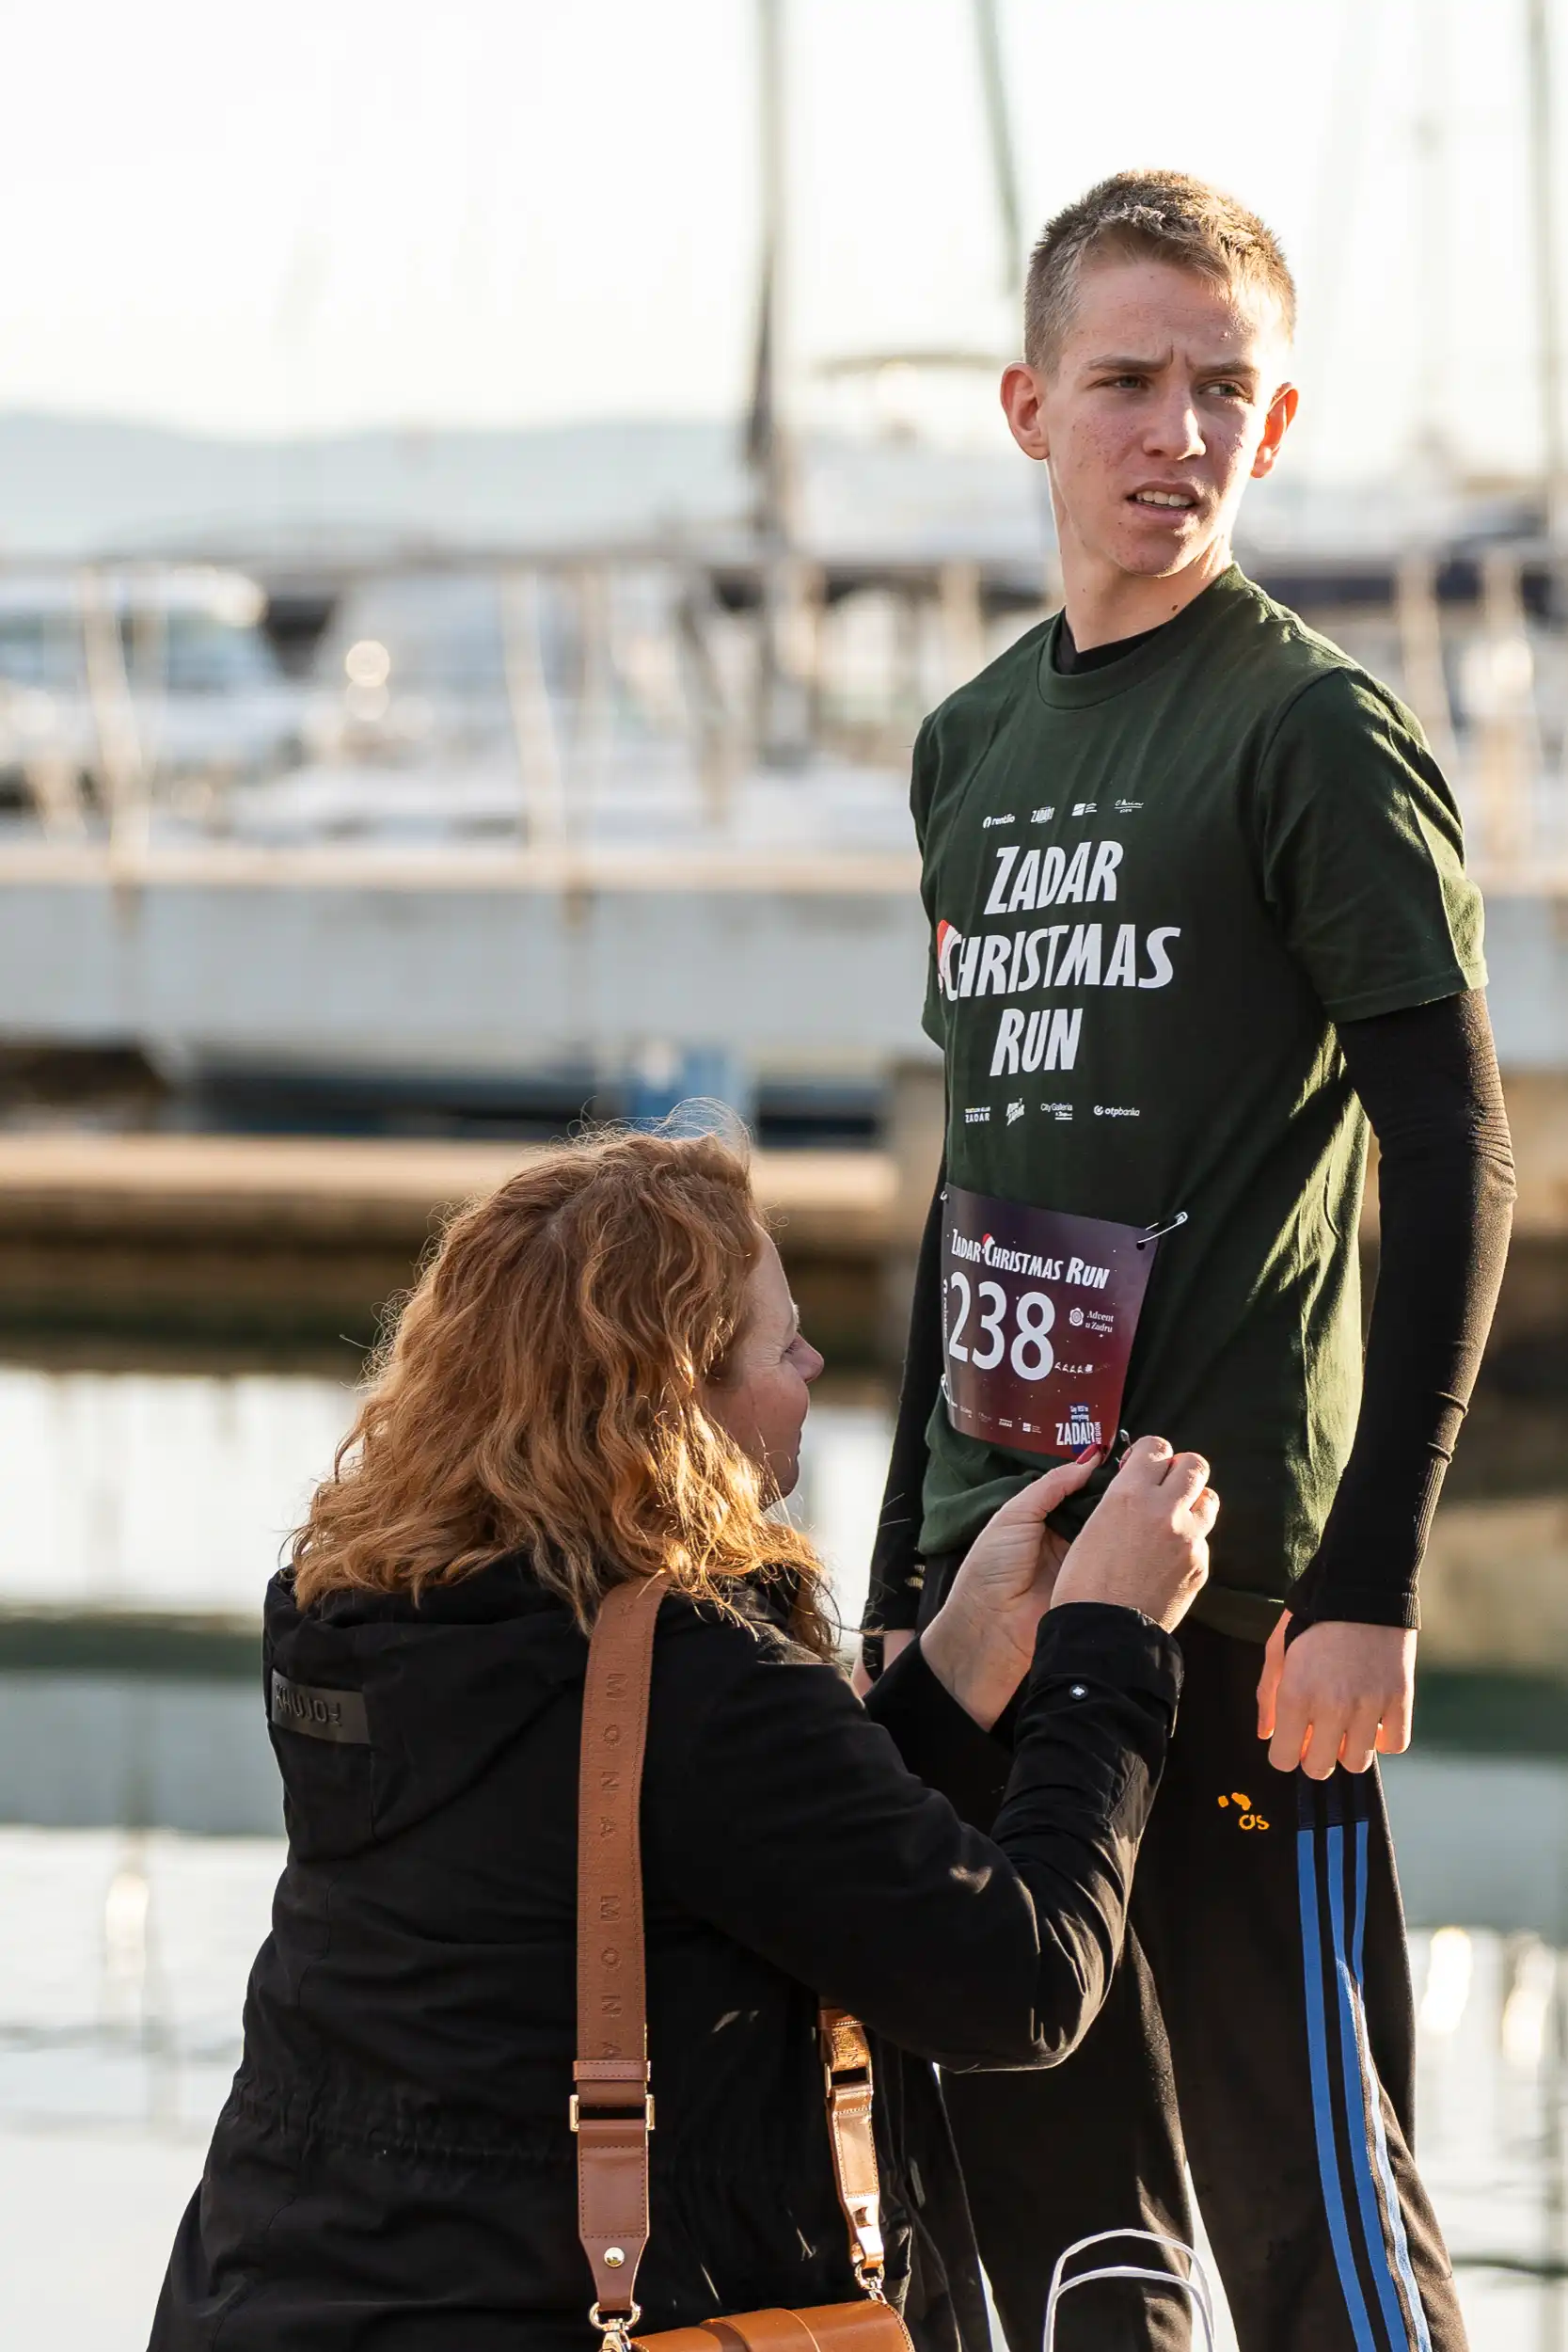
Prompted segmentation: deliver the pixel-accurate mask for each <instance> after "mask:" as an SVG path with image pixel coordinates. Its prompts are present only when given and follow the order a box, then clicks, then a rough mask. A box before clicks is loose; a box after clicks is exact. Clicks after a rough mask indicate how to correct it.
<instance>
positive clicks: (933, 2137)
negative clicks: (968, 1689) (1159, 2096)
mask: <svg viewBox="0 0 1568 2352" xmlns="http://www.w3.org/2000/svg"><path fill="white" fill-rule="evenodd" d="M264 1657H265V1668H264V1670H265V1675H266V1680H267V1691H268V1696H269V1702H270V1717H271V1722H272V1725H273V1743H274V1746H275V1748H276V1750H277V1758H278V1763H279V1766H280V1768H281V1770H282V1773H283V1779H284V1783H285V1788H286V1795H287V1803H286V1813H287V1824H288V1832H289V1855H288V1862H287V1865H286V1867H285V1868H284V1872H283V1876H282V1879H281V1881H280V1883H279V1885H278V1889H277V1900H276V1904H275V1907H274V1913H273V1929H272V1933H271V1935H270V1936H269V1937H268V1939H267V1941H266V1943H265V1944H264V1945H263V1946H262V1947H261V1954H260V1956H259V1958H258V1960H257V1962H256V1966H255V1969H254V1971H253V1973H252V1976H251V1979H250V1987H249V1992H248V1995H247V1998H246V2002H245V2056H244V2058H243V2061H242V2063H241V2066H240V2070H239V2073H238V2074H237V2075H236V2077H235V2081H234V2087H233V2090H232V2091H231V2093H230V2098H229V2101H228V2104H227V2106H225V2108H224V2110H223V2113H222V2115H221V2116H220V2118H219V2120H218V2123H217V2127H216V2130H215V2133H214V2138H213V2145H212V2150H211V2153H210V2154H209V2156H208V2160H207V2167H206V2171H205V2174H204V2176H203V2179H202V2183H201V2186H200V2189H199V2190H198V2194H197V2195H196V2196H195V2197H194V2198H193V2200H192V2201H191V2204H190V2206H189V2208H188V2209H187V2211H186V2213H185V2216H184V2218H183V2220H182V2223H181V2226H180V2231H179V2235H178V2237H177V2239H176V2242H175V2247H174V2252H173V2255H172V2257H171V2260H170V2264H169V2270H168V2276H167V2279H166V2282H165V2286H164V2291H163V2296H162V2299H161V2301H160V2303H159V2306H158V2312H157V2316H156V2319H155V2321H154V2323H153V2329H152V2338H151V2346H152V2352H196V2347H198V2346H202V2347H204V2348H208V2352H212V2348H215V2352H263V2348H264V2352H278V2347H281V2346H287V2347H288V2352H503V2347H504V2352H517V2348H518V2347H519V2346H523V2347H538V2352H588V2347H590V2346H591V2345H592V2344H594V2342H595V2339H594V2336H593V2334H592V2332H591V2330H590V2328H589V2326H588V2323H587V2318H586V2312H587V2306H588V2303H589V2300H590V2293H591V2290H590V2282H589V2274H588V2269H587V2265H586V2263H585V2261H584V2258H583V2255H582V2252H581V2249H580V2248H579V2246H578V2235H577V2214H576V2170H575V2148H576V2142H575V2141H574V2140H573V2138H572V2137H571V2135H570V2133H569V2131H568V2128H567V2120H566V2118H567V2100H568V2096H569V2093H570V2090H571V2062H572V2057H573V2042H574V2001H575V1974H574V1963H575V1949H574V1939H575V1898H576V1882H577V1772H578V1732H579V1728H580V1723H581V1707H582V1680H583V1668H584V1663H585V1661H586V1657H587V1644H586V1642H585V1641H584V1639H583V1636H582V1634H581V1633H580V1632H579V1631H578V1629H577V1627H576V1626H575V1624H574V1623H573V1622H572V1620H571V1618H570V1616H569V1615H568V1613H567V1612H566V1610H565V1609H564V1608H563V1607H562V1605H561V1604H560V1603H559V1602H558V1601H556V1600H555V1599H553V1598H552V1597H549V1596H548V1595H546V1593H545V1591H544V1590H543V1589H542V1588H541V1586H540V1585H539V1583H538V1582H537V1581H536V1580H535V1579H534V1577H533V1576H532V1574H531V1571H530V1569H529V1567H528V1565H526V1563H524V1562H522V1561H521V1560H519V1559H516V1558H508V1559H504V1560H500V1561H498V1562H496V1563H494V1564H492V1565H490V1566H489V1567H487V1568H484V1569H482V1570H481V1571H479V1572H478V1573H477V1574H475V1575H473V1576H471V1577H469V1578H467V1580H466V1581H462V1582H458V1583H455V1584H451V1585H447V1586H442V1587H437V1588H435V1589H430V1590H427V1591H426V1593H425V1595H424V1597H423V1599H422V1601H421V1602H420V1605H419V1606H418V1608H415V1607H413V1606H411V1605H410V1604H409V1603H408V1602H406V1601H404V1600H402V1599H393V1598H388V1597H385V1596H380V1595H370V1594H345V1595H341V1596H339V1597H335V1598H334V1599H332V1600H331V1601H329V1602H326V1603H325V1604H322V1605H320V1606H319V1607H317V1608H316V1609H313V1610H308V1611H305V1612H303V1613H302V1612H300V1611H299V1610H297V1609H296V1608H295V1606H294V1602H293V1592H292V1588H291V1585H290V1582H289V1581H288V1579H287V1578H286V1577H283V1578H277V1579H275V1580H274V1582H273V1585H272V1587H271V1590H270V1592H269V1594H268V1599H267V1611H266V1636H265V1653H264ZM1179 1673H1180V1668H1179V1663H1178V1654H1177V1651H1176V1646H1175V1645H1174V1643H1172V1642H1171V1641H1170V1639H1169V1638H1168V1637H1167V1636H1166V1635H1165V1634H1164V1633H1162V1632H1161V1631H1159V1630H1158V1629H1156V1628H1153V1627H1151V1626H1149V1625H1148V1624H1146V1623H1145V1621H1144V1620H1143V1619H1141V1618H1140V1617H1138V1616H1137V1615H1136V1614H1135V1613H1132V1612H1131V1611H1127V1610H1117V1609H1108V1608H1101V1607H1097V1606H1088V1605H1079V1606H1076V1607H1071V1608H1065V1609H1062V1610H1059V1611H1055V1612H1053V1613H1051V1614H1049V1615H1048V1616H1047V1617H1046V1619H1045V1621H1044V1624H1043V1626H1042V1629H1041V1632H1040V1638H1039V1644H1038V1647H1037V1653H1036V1659H1035V1665H1034V1671H1033V1674H1032V1677H1031V1679H1030V1682H1029V1684H1028V1686H1027V1690H1026V1692H1025V1694H1024V1697H1023V1701H1022V1707H1021V1708H1019V1710H1018V1713H1017V1721H1016V1729H1015V1745H1014V1748H1013V1751H1012V1753H1011V1754H1010V1755H1009V1754H1008V1753H1007V1751H1006V1749H1005V1748H1002V1747H1000V1746H999V1745H998V1744H997V1743H996V1742H995V1741H994V1740H991V1739H990V1738H988V1737H987V1736H986V1735H985V1734H983V1733H981V1732H980V1731H979V1730H978V1729H977V1727H976V1726H975V1725H974V1723H973V1722H972V1721H971V1720H970V1718H969V1717H968V1716H967V1715H966V1714H964V1712H963V1710H962V1709H961V1708H959V1707H958V1706H957V1705H956V1703H955V1702H954V1701H953V1700H952V1699H951V1698H949V1697H948V1695H947V1693H946V1692H944V1691H943V1689H942V1686H941V1685H940V1684H939V1683H938V1682H937V1681H936V1679H935V1677H933V1676H932V1675H931V1673H930V1672H929V1670H928V1669H927V1666H926V1665H925V1663H924V1661H923V1660H922V1658H921V1657H920V1655H919V1652H918V1648H911V1651H910V1652H908V1653H907V1654H906V1655H905V1657H903V1658H901V1659H900V1660H899V1661H898V1663H897V1665H896V1666H895V1668H894V1669H893V1670H892V1671H891V1672H890V1673H889V1674H888V1675H886V1676H885V1677H883V1679H882V1680H881V1682H880V1683H879V1685H878V1686H877V1689H876V1690H875V1692H873V1694H872V1697H871V1699H870V1701H869V1702H868V1704H867V1705H866V1706H865V1707H862V1705H861V1703H860V1701H859V1700H858V1699H857V1698H855V1697H854V1695H853V1694H852V1692H850V1690H849V1688H848V1686H847V1683H846V1682H845V1681H844V1680H843V1678H842V1677H840V1675H839V1674H838V1673H837V1672H836V1671H835V1670H834V1669H833V1668H832V1667H830V1666H826V1665H821V1664H818V1663H815V1662H806V1661H801V1660H800V1657H799V1654H798V1653H792V1652H789V1651H788V1650H787V1649H786V1648H785V1647H784V1645H782V1644H781V1642H780V1640H779V1638H778V1637H777V1635H776V1634H775V1633H773V1632H772V1630H771V1629H769V1628H768V1627H767V1626H759V1627H758V1628H757V1629H752V1627H750V1626H746V1625H737V1624H736V1623H734V1622H726V1621H724V1620H722V1619H720V1618H718V1617H716V1616H714V1615H713V1614H711V1613H702V1612H699V1611H698V1610H697V1609H695V1608H694V1607H692V1606H691V1605H690V1604H689V1603H688V1602H685V1601H683V1600H679V1599H671V1600H668V1601H666V1603H665V1605H664V1608H663V1611H662V1613H661V1614H660V1619H659V1628H658V1636H657V1644H656V1649H655V1659H654V1676H653V1698H652V1708H651V1713H650V1718H649V1736H648V1750H647V1766H646V1779H645V1784H644V1794H643V1800H642V1823H643V1848H644V1865H643V1867H644V1885H645V1902H646V1914H647V1933H648V2008H649V2055H650V2058H651V2061H652V2076H653V2087H654V2091H655V2095H656V2098H657V2110H658V2121H657V2130H656V2132H655V2134H654V2138H653V2143H652V2146H653V2205H652V2214H653V2228H652V2236H651V2239H650V2242H649V2247H648V2251H647V2254H646V2257H645V2258H644V2261H643V2265H642V2269H641V2276H640V2280H639V2285H638V2293H639V2297H640V2299H641V2304H642V2307H643V2322H642V2325H643V2328H673V2327H678V2326H689V2325H690V2324H692V2323H693V2322H695V2321H697V2320H699V2319H702V2318H704V2317H706V2316H708V2315H710V2314H713V2313H716V2312H725V2311H744V2310H751V2309H755V2308H757V2307H758V2306H761V2305H776V2304H784V2305H790V2304H794V2305H802V2304H811V2303H823V2302H833V2301H840V2300H844V2299H847V2298H848V2297H850V2296H853V2295H854V2293H855V2287H854V2282H853V2279H852V2277H851V2275H850V2270H849V2265H848V2254H847V2242H846V2233H845V2228H844V2223H843V2219H842V2217H841V2215H840V2213H839V2210H838V2206H837V2204H836V2202H835V2200H834V2195H833V2186H832V2171H831V2167H830V2163H829V2157H828V2144H827V2134H826V2124H825V2122H824V2117H823V2106H822V2080H821V2073H820V2069H819V2066H818V2063H817V2058H816V2042H815V2023H816V1996H817V1994H825V1995H827V1996H828V1997H829V1998H830V1999H832V2000H833V2001H835V2002H838V2003H840V2004H842V2005H843V2006H844V2007H846V2008H847V2009H851V2010H855V2011H856V2012H857V2013H858V2014H859V2015H860V2016H861V2017H862V2018H863V2019H864V2020H865V2021H866V2023H867V2024H868V2025H869V2026H871V2027H872V2028H873V2029H874V2031H875V2033H876V2034H877V2036H878V2037H879V2074H878V2105H879V2116H878V2123H879V2139H880V2143H881V2146H882V2150H883V2163H884V2168H885V2170H884V2181H883V2189H884V2202H885V2205H886V2208H887V2214H888V2221H889V2242H890V2257H891V2260H890V2269H891V2272H892V2274H893V2277H894V2279H895V2281H896V2282H897V2285H898V2287H899V2290H900V2291H901V2292H905V2293H906V2294H907V2298H908V2299H907V2305H906V2309H907V2312H908V2316H909V2318H910V2321H911V2327H912V2328H914V2331H915V2333H916V2337H917V2341H919V2342H921V2343H922V2344H923V2346H925V2345H935V2346H938V2347H941V2346H943V2345H945V2346H948V2347H956V2346H957V2345H958V2344H960V2343H961V2344H963V2345H964V2347H965V2352H974V2348H975V2347H978V2346H979V2345H981V2344H983V2343H984V2339H985V2318H984V2311H983V2306H982V2305H981V2302H980V2296H979V2284H978V2272H977V2268H976V2265H975V2263H974V2250H973V2246H972V2243H971V2241H970V2235H969V2228H968V2218H967V2213H966V2209H965V2206H964V2202H963V2196H962V2191H961V2188H960V2187H959V2186H958V2177H957V2172H956V2169H955V2168H954V2166H953V2162H952V2156H951V2149H950V2144H949V2143H948V2141H947V2138H946V2134H945V2128H944V2124H943V2121H942V2112H941V2105H940V2097H939V2094H938V2092H937V2089H936V2083H935V2077H934V2076H933V2074H932V2072H931V2068H930V2066H929V2064H927V2063H921V2062H917V2061H928V2060H931V2059H936V2060H938V2061H939V2062H940V2063H941V2064H942V2066H944V2067H956V2068H974V2067H1034V2066H1049V2065H1051V2064H1053V2062H1054V2061H1055V2060H1057V2059H1059V2058H1065V2057H1066V2056H1067V2054H1068V2052H1069V2050H1070V2049H1071V2048H1072V2047H1073V2045H1074V2043H1075V2042H1077V2041H1078V2039H1079V2038H1080V2036H1081V2035H1082V2034H1083V2033H1084V2031H1085V2028H1086V2026H1088V2025H1089V2023H1090V2021H1091V2020H1092V2018H1093V2017H1094V2015H1095V2013H1096V2011H1097V2010H1098V2008H1099V2006H1100V2003H1101V1999H1102V1998H1103V1996H1104V1994H1105V1991H1106V1988H1107V1986H1108V1984H1109V1981H1110V1977H1111V1972H1112V1969H1113V1967H1114V1965H1115V1963H1116V1961H1117V1954H1118V1952H1119V1950H1120V1947H1121V1940H1122V1931H1123V1923H1124V1919H1125V1915H1126V1906H1127V1898H1128V1889H1129V1882H1130V1879H1131V1875H1132V1862H1133V1856H1134V1854H1135V1852H1136V1849H1137V1843H1138V1838H1139V1836H1140V1835H1141V1833H1142V1830H1143V1826H1144V1821H1145V1819H1146V1817H1147V1814H1148V1805H1149V1802H1150V1799H1151V1797H1152V1795H1153V1791H1154V1788H1155V1784H1156V1782H1157V1781H1158V1778H1159V1774H1160V1770H1161V1766H1162V1764H1163V1761H1164V1751H1165V1743H1166V1739H1167V1736H1168V1733H1169V1729H1170V1724H1171V1720H1172V1716H1173V1712H1174V1708H1175V1703H1176V1694H1177V1687H1178V1677H1179ZM935 1789H942V1790H943V1791H945V1793H944V1794H940V1795H939V1794H936V1793H933V1791H934V1790H935ZM1004 1789H1005V1792H1006V1793H1005V1795H1004V1793H1003V1792H1004ZM950 1800H951V1802H950ZM999 1800H1000V1807H999V1809H998V1804H999ZM961 1814H967V1815H968V1816H969V1817H970V1818H971V1819H972V1820H973V1819H975V1818H979V1819H984V1820H990V1817H991V1816H992V1815H994V1817H995V1818H994V1825H993V1827H992V1831H991V1835H990V1836H985V1835H983V1834H982V1833H981V1831H980V1830H979V1829H977V1828H974V1827H970V1826H967V1825H966V1822H965V1820H963V1819H961V1818H960V1815H961ZM888 2044H892V2045H895V2047H891V2048H890V2047H888V2046H887V2045H888ZM904 2053H910V2054H913V2055H912V2057H909V2058H906V2057H904V2056H903V2055H902V2054H904Z"/></svg>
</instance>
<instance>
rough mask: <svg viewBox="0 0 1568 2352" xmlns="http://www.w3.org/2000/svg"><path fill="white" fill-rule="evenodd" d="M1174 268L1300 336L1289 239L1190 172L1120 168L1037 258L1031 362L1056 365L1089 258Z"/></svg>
mask: <svg viewBox="0 0 1568 2352" xmlns="http://www.w3.org/2000/svg"><path fill="white" fill-rule="evenodd" d="M1090 260H1093V261H1101V260H1104V261H1109V260H1117V261H1148V262H1174V263H1175V264H1176V266H1177V268H1179V269H1190V270H1195V271H1196V273H1197V274H1198V276H1199V277H1202V278H1211V279H1212V280H1213V281H1214V282H1215V283H1216V284H1219V285H1225V286H1229V287H1233V288H1235V289H1237V290H1238V291H1240V292H1242V293H1244V294H1251V295H1254V296H1259V295H1261V296H1262V297H1263V298H1264V299H1265V300H1267V301H1270V302H1272V303H1273V304H1274V306H1275V309H1276V310H1277V311H1278V313H1279V319H1280V324H1281V326H1282V327H1283V329H1284V334H1285V340H1286V342H1290V341H1291V338H1292V337H1293V335H1294V333H1295V325H1296V288H1295V280H1294V279H1293V278H1292V277H1291V272H1290V266H1289V264H1288V263H1287V262H1286V259H1285V256H1284V253H1283V252H1282V250H1281V249H1280V245H1279V240H1278V239H1277V237H1275V234H1274V232H1273V230H1270V229H1268V228H1266V227H1265V226H1264V224H1263V222H1262V221H1260V220H1259V217H1258V215H1257V214H1256V213H1252V212H1249V211H1248V210H1247V208H1246V206H1245V205H1244V204H1241V203H1238V201H1237V199H1235V197H1233V196H1227V195H1225V193H1224V192H1223V190H1221V189H1219V188H1214V187H1211V186H1210V184H1209V183H1208V182H1207V181H1206V180H1195V179H1194V178H1193V177H1192V175H1191V174H1190V173H1189V172H1185V171H1118V172H1117V173H1115V174H1114V175H1113V177H1112V178H1111V179H1109V180H1101V182H1100V183H1099V185H1098V186H1097V187H1092V188H1091V189H1090V190H1089V192H1088V194H1087V195H1086V196H1081V197H1079V199H1077V201H1076V202H1075V203H1072V204H1069V205H1068V206H1066V208H1065V209H1064V210H1063V211H1061V212H1059V213H1058V214H1057V215H1056V216H1055V218H1054V219H1053V220H1050V221H1047V223H1046V225H1045V230H1044V233H1043V235H1042V236H1041V238H1040V241H1039V243H1038V244H1037V246H1036V247H1035V250H1034V252H1033V253H1032V254H1031V255H1030V257H1029V276H1028V278H1027V281H1026V283H1025V286H1024V294H1023V356H1024V358H1026V359H1027V361H1028V362H1029V365H1030V366H1031V367H1032V368H1052V367H1054V365H1055V363H1056V361H1057V359H1058V358H1059V357H1060V356H1061V349H1062V343H1063V341H1064V340H1065V338H1066V335H1067V332H1068V329H1069V326H1071V324H1072V313H1073V309H1074V306H1075V304H1076V302H1077V298H1078V280H1079V277H1080V275H1081V273H1082V271H1083V267H1084V264H1085V262H1086V261H1090Z"/></svg>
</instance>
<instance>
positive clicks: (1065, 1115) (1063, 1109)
mask: <svg viewBox="0 0 1568 2352" xmlns="http://www.w3.org/2000/svg"><path fill="white" fill-rule="evenodd" d="M1040 1108H1041V1110H1042V1111H1049V1112H1050V1114H1051V1116H1052V1118H1053V1120H1055V1121H1056V1123H1057V1125H1058V1126H1062V1125H1064V1124H1065V1123H1066V1121H1067V1120H1069V1119H1070V1118H1071V1117H1072V1104H1070V1103H1042V1104H1040Z"/></svg>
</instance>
